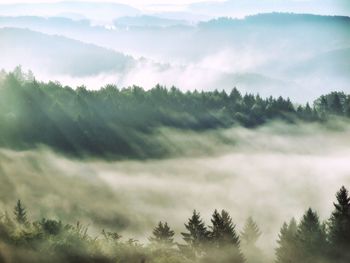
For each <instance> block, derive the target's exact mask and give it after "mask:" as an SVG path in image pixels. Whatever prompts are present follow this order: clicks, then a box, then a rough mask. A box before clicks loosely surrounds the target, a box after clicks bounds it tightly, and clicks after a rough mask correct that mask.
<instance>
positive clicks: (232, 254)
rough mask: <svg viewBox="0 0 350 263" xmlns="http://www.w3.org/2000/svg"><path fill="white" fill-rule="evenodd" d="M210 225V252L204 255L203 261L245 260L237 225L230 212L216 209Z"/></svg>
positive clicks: (237, 261)
mask: <svg viewBox="0 0 350 263" xmlns="http://www.w3.org/2000/svg"><path fill="white" fill-rule="evenodd" d="M211 223H212V225H211V226H210V230H211V231H210V242H211V246H210V247H209V253H208V254H207V255H206V256H205V257H204V259H203V262H214V261H215V260H218V259H219V261H220V262H222V263H226V262H234V263H240V262H244V261H245V260H244V257H243V255H242V253H241V251H240V240H239V236H238V235H237V233H236V230H235V225H234V224H233V222H232V218H231V216H230V215H229V213H228V212H227V211H225V210H222V211H221V213H219V212H218V211H217V210H215V211H214V213H213V215H212V219H211Z"/></svg>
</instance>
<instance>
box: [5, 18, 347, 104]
mask: <svg viewBox="0 0 350 263" xmlns="http://www.w3.org/2000/svg"><path fill="white" fill-rule="evenodd" d="M120 21H123V23H124V24H120V23H121V22H120ZM349 21H350V20H349V18H346V17H327V16H312V15H296V14H261V15H256V16H251V17H247V18H245V19H233V20H232V19H226V18H221V19H217V20H211V21H209V22H203V23H200V24H197V25H174V24H173V23H177V20H169V19H168V20H167V19H164V20H162V19H161V18H159V17H148V18H147V17H129V18H124V19H122V20H116V21H115V24H111V25H110V26H109V27H108V29H107V28H106V27H104V26H97V25H93V22H92V21H89V20H82V21H74V20H70V19H63V18H48V19H46V18H39V17H17V18H14V17H12V18H10V17H2V18H1V19H0V26H1V27H3V28H2V29H1V30H0V38H1V40H2V41H1V42H0V47H1V50H0V54H1V57H2V63H1V65H0V66H1V68H5V69H6V70H12V69H13V68H14V67H15V66H17V65H20V64H21V65H22V66H23V67H24V68H25V69H31V70H32V71H33V72H34V74H35V75H36V77H37V79H40V80H45V81H46V80H57V81H60V82H62V83H63V84H66V85H73V86H77V85H81V84H85V85H87V86H88V88H90V89H99V88H100V87H101V86H103V85H105V84H107V83H110V82H112V83H115V84H117V85H118V86H120V87H124V86H131V85H134V84H135V85H139V86H142V87H144V88H146V89H149V88H152V87H153V86H155V85H156V84H158V83H159V84H162V85H166V86H172V85H175V86H177V87H178V88H180V89H181V90H194V89H197V90H214V89H219V90H222V89H225V90H231V89H232V88H233V87H234V86H236V87H238V88H239V89H240V90H242V91H247V92H253V93H260V94H261V95H263V96H270V95H273V96H279V95H283V96H288V97H291V98H292V99H294V100H296V101H298V102H301V103H304V102H306V101H311V100H313V99H315V98H316V97H318V96H319V95H321V94H324V93H327V92H330V91H333V90H339V91H340V90H343V91H345V92H348V91H349V85H348V83H349V81H350V80H349V74H348V72H349V69H350V65H349V61H350V60H349V57H350V53H349V50H350V49H349V47H350V35H349V32H350V31H349V30H348V28H349V25H350V22H349ZM125 23H126V24H125ZM128 23H129V24H128ZM133 23H136V25H135V24H133ZM147 23H153V25H149V24H147ZM154 23H155V24H154ZM169 23H170V24H169ZM179 23H182V22H181V21H179ZM4 27H11V28H4ZM25 28H29V29H31V30H33V31H29V30H27V29H25ZM37 31H38V32H41V33H38V32H37ZM9 32H10V33H9ZM57 35H60V36H57ZM86 43H90V44H86ZM321 43H322V44H321ZM63 58H64V59H63Z"/></svg>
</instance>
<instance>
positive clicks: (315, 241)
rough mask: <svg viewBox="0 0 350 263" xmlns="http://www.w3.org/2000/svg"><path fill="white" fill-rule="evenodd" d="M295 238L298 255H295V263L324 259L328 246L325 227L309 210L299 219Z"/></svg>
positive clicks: (307, 262) (315, 214)
mask: <svg viewBox="0 0 350 263" xmlns="http://www.w3.org/2000/svg"><path fill="white" fill-rule="evenodd" d="M296 238H297V252H298V253H296V255H295V260H296V261H297V262H305V263H313V262H322V261H324V260H325V259H326V256H327V250H328V244H327V235H326V231H325V227H324V225H322V224H321V223H320V221H319V217H318V215H317V213H316V212H314V211H313V210H312V209H311V208H310V209H309V210H307V212H306V213H305V214H304V216H303V218H302V219H301V222H300V224H299V226H298V230H297V234H296Z"/></svg>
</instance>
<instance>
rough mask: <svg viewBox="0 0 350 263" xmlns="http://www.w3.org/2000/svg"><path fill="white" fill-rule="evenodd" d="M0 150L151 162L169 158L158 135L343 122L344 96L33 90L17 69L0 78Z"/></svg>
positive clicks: (347, 107)
mask: <svg viewBox="0 0 350 263" xmlns="http://www.w3.org/2000/svg"><path fill="white" fill-rule="evenodd" d="M0 105H1V106H0V123H1V128H0V147H5V148H11V149H19V150H24V149H30V148H35V147H38V146H42V145H46V146H49V147H51V148H53V149H54V150H57V151H60V152H63V153H66V154H70V155H73V156H78V157H84V156H100V157H104V158H130V157H131V158H153V157H164V156H167V154H170V153H169V150H168V149H167V148H166V147H165V146H164V145H162V143H161V142H159V141H157V140H156V139H155V138H156V135H157V132H158V131H159V129H160V128H163V127H168V128H175V129H181V130H195V131H206V130H210V129H217V128H229V127H232V126H234V125H243V126H245V127H250V128H251V127H257V126H258V125H262V124H264V123H267V122H268V121H272V120H281V121H285V122H289V123H293V122H297V121H307V122H313V121H325V120H327V119H328V118H329V116H334V115H337V116H341V117H350V96H349V95H345V94H344V93H342V92H333V93H331V94H328V95H325V96H321V97H320V98H319V99H317V100H316V101H315V103H314V107H312V106H310V104H306V105H305V106H303V105H299V106H297V105H294V104H293V103H292V102H291V101H290V100H289V99H284V98H282V97H278V98H273V97H269V98H262V97H260V96H259V95H253V94H241V93H240V92H239V91H238V90H237V89H236V88H234V89H233V90H232V91H231V92H229V93H226V92H225V91H218V90H215V91H211V92H203V91H202V92H198V91H194V92H186V93H184V92H181V91H180V90H179V89H177V88H175V87H172V88H170V89H167V88H165V87H162V86H160V85H157V86H156V87H155V88H153V89H151V90H148V91H145V90H144V89H142V88H140V87H137V86H133V87H128V88H124V89H118V88H117V87H116V86H114V85H107V86H105V87H103V88H101V89H100V90H98V91H90V90H87V89H86V88H85V87H84V86H81V87H78V88H77V89H75V90H74V89H72V88H71V87H68V86H62V85H61V84H60V83H57V82H48V83H43V82H38V81H37V80H36V79H35V78H34V77H33V75H32V73H30V72H29V73H23V72H22V70H21V69H20V68H17V69H16V70H15V71H14V72H12V73H4V72H3V73H2V74H1V78H0Z"/></svg>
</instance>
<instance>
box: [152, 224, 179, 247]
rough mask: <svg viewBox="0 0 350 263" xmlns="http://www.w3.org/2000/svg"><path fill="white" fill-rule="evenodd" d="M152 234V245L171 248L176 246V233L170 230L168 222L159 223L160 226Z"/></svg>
mask: <svg viewBox="0 0 350 263" xmlns="http://www.w3.org/2000/svg"><path fill="white" fill-rule="evenodd" d="M152 234H153V236H151V237H150V238H149V240H150V241H151V243H153V244H156V245H159V246H162V247H169V248H170V247H172V246H173V245H174V235H175V232H174V231H173V230H171V229H170V227H169V226H168V223H167V222H165V223H162V222H159V223H158V226H157V227H155V228H154V229H153V232H152Z"/></svg>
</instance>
